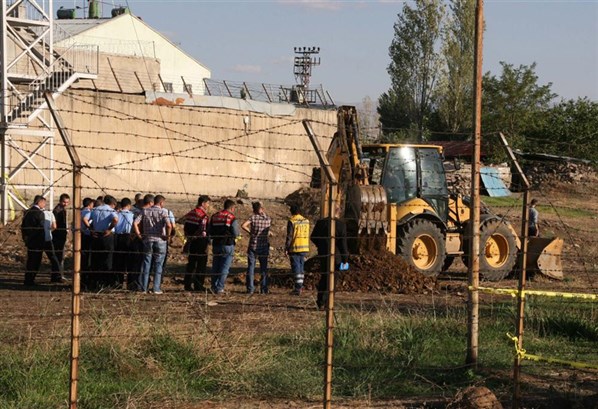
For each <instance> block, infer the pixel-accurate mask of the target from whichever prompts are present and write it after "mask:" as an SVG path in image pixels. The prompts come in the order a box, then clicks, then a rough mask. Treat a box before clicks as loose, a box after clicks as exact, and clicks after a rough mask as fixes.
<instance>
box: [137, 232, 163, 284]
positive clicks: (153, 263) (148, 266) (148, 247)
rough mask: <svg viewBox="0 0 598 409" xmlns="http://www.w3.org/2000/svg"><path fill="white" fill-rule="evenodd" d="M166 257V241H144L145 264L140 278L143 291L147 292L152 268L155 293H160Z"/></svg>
mask: <svg viewBox="0 0 598 409" xmlns="http://www.w3.org/2000/svg"><path fill="white" fill-rule="evenodd" d="M164 257H166V241H165V240H156V241H144V242H143V264H142V271H141V275H140V276H139V287H140V288H141V291H144V292H145V291H147V290H148V288H147V287H148V285H149V275H150V271H151V270H152V267H153V268H154V292H157V291H160V284H161V283H162V266H163V264H164Z"/></svg>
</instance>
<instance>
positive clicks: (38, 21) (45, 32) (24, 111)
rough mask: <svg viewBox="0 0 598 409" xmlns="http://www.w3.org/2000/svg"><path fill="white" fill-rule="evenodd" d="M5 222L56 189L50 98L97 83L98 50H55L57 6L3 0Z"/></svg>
mask: <svg viewBox="0 0 598 409" xmlns="http://www.w3.org/2000/svg"><path fill="white" fill-rule="evenodd" d="M0 2H1V6H2V13H1V14H0V19H1V21H0V30H1V34H2V40H1V42H0V58H1V61H0V64H1V67H0V69H1V71H0V75H1V78H0V82H1V89H0V113H1V117H0V138H1V140H0V143H1V153H0V155H1V171H2V175H1V182H0V207H1V208H0V219H1V222H2V223H3V224H6V223H7V222H8V221H9V220H10V219H11V217H12V216H14V211H15V210H17V209H22V208H27V207H28V205H27V203H26V202H27V199H28V197H29V196H32V195H35V194H43V195H45V196H47V197H48V199H49V203H50V206H52V200H53V196H54V195H53V193H54V192H53V187H54V127H53V125H52V119H51V117H50V115H49V114H48V112H47V104H46V101H45V99H44V92H46V91H51V92H52V94H53V96H54V97H55V98H56V97H57V96H59V95H60V94H61V93H62V92H64V91H65V90H66V89H68V87H69V86H70V85H71V84H73V83H74V82H75V81H77V80H78V79H80V78H92V79H93V78H96V77H97V70H98V50H97V47H95V46H91V47H90V46H78V45H76V44H75V45H73V46H71V47H69V48H68V49H66V50H60V53H58V52H57V51H56V50H55V49H54V45H53V31H54V21H53V17H52V13H53V0H41V1H37V0H0Z"/></svg>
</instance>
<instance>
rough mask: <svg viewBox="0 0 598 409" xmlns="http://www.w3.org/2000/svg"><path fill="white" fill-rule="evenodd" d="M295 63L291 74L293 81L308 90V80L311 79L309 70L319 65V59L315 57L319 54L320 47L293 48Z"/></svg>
mask: <svg viewBox="0 0 598 409" xmlns="http://www.w3.org/2000/svg"><path fill="white" fill-rule="evenodd" d="M294 51H295V63H294V66H293V73H294V74H295V80H296V81H297V82H298V83H299V85H300V86H301V87H302V88H303V89H304V90H308V89H309V80H310V79H311V69H312V67H314V66H316V65H320V57H315V55H316V54H319V53H320V47H294Z"/></svg>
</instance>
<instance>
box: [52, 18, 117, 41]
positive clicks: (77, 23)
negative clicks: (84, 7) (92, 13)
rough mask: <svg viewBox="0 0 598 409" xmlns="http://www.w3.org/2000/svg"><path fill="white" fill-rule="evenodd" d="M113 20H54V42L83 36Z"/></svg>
mask: <svg viewBox="0 0 598 409" xmlns="http://www.w3.org/2000/svg"><path fill="white" fill-rule="evenodd" d="M110 20H112V19H111V18H85V19H72V20H67V19H64V20H63V19H55V20H54V42H56V43H57V42H59V41H62V40H66V39H67V38H69V37H73V36H76V35H78V34H81V33H82V32H84V31H87V30H89V29H90V28H94V27H97V26H99V25H100V24H104V23H106V22H108V21H110Z"/></svg>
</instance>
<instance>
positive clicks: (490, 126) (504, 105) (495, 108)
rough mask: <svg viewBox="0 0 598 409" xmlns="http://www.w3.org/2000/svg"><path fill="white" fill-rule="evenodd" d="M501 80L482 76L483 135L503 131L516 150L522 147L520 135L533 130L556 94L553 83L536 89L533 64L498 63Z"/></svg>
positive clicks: (487, 74)
mask: <svg viewBox="0 0 598 409" xmlns="http://www.w3.org/2000/svg"><path fill="white" fill-rule="evenodd" d="M500 64H501V66H502V74H501V76H500V78H496V77H495V76H493V75H490V72H488V73H486V74H485V75H484V79H483V97H482V128H483V129H484V133H488V132H493V131H502V132H504V133H505V134H506V135H507V136H510V137H511V138H512V141H513V145H514V146H515V147H521V146H522V144H523V139H522V136H523V133H524V132H525V130H526V129H530V128H531V127H532V126H533V122H534V121H535V120H537V119H538V118H539V116H538V115H537V114H538V113H539V112H543V111H546V110H547V109H548V108H549V105H550V101H552V100H553V99H554V98H555V97H556V94H553V93H552V91H551V89H550V87H551V86H552V83H548V84H546V85H538V76H537V75H536V73H535V69H536V63H533V64H532V65H520V66H519V67H518V68H514V67H513V65H512V64H507V63H505V62H501V63H500Z"/></svg>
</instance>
